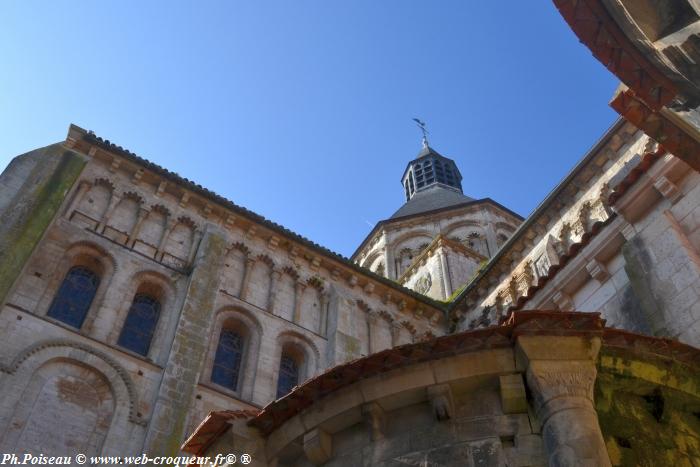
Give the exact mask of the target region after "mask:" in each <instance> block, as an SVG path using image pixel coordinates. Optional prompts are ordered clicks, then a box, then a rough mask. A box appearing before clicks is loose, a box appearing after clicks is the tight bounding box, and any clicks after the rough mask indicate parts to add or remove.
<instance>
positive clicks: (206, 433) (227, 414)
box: [181, 410, 260, 456]
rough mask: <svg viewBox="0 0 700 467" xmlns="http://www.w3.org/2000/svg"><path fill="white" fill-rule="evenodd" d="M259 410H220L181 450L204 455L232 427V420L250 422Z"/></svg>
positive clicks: (210, 416)
mask: <svg viewBox="0 0 700 467" xmlns="http://www.w3.org/2000/svg"><path fill="white" fill-rule="evenodd" d="M259 412H260V411H259V410H220V411H216V412H210V413H209V415H207V417H206V418H205V419H204V420H203V421H202V423H200V424H199V426H198V427H197V428H196V429H195V430H194V433H192V435H191V436H190V437H189V438H187V440H186V441H185V442H184V443H183V444H182V446H181V449H182V450H183V451H185V452H188V453H190V454H194V455H197V456H198V455H201V454H204V453H205V452H206V450H207V448H208V447H209V446H211V444H212V443H213V442H214V441H216V439H217V438H218V437H219V436H221V435H222V434H223V433H224V432H226V430H228V429H229V427H230V426H231V425H230V424H229V421H231V420H248V419H251V418H253V417H255V416H256V415H258V413H259Z"/></svg>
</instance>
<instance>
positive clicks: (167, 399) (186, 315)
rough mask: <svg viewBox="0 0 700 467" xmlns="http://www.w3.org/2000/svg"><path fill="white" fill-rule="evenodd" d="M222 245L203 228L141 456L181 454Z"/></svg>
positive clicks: (219, 237) (210, 228) (218, 236)
mask: <svg viewBox="0 0 700 467" xmlns="http://www.w3.org/2000/svg"><path fill="white" fill-rule="evenodd" d="M226 243H227V242H226V240H225V234H224V233H223V232H220V231H218V229H217V228H216V227H214V226H212V225H208V226H207V230H206V231H205V232H204V236H203V238H202V241H201V243H200V244H199V248H198V250H197V253H196V255H195V260H194V264H193V268H192V272H191V274H190V278H189V283H188V287H187V294H186V297H185V300H184V302H183V304H182V308H181V310H180V314H179V319H178V325H177V328H176V330H175V336H174V338H173V342H174V345H173V347H172V348H171V350H170V353H169V355H168V357H167V362H166V364H165V370H164V372H163V376H162V379H161V382H160V386H159V390H158V395H157V397H156V400H155V401H154V404H153V406H154V407H153V416H152V418H151V422H150V424H149V427H148V433H147V435H146V441H145V442H144V452H146V453H148V454H150V455H173V454H176V453H177V452H178V451H179V446H180V443H181V442H182V439H183V436H184V434H185V433H184V431H185V428H186V426H185V424H186V423H187V417H188V414H189V413H190V412H191V408H192V400H193V396H194V388H195V387H196V385H197V381H198V379H199V375H200V372H201V371H202V365H203V362H204V360H205V358H204V357H205V353H206V350H207V346H208V342H207V340H206V339H203V338H202V336H207V335H208V334H209V327H210V324H211V321H212V315H213V313H214V302H215V299H216V290H218V288H219V287H218V285H219V278H220V277H221V269H222V266H223V258H224V257H225V254H226Z"/></svg>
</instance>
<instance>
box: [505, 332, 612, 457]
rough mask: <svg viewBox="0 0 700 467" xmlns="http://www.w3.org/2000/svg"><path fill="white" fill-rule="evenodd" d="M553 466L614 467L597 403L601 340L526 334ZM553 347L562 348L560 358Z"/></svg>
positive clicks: (524, 345) (525, 349)
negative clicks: (597, 411) (598, 358)
mask: <svg viewBox="0 0 700 467" xmlns="http://www.w3.org/2000/svg"><path fill="white" fill-rule="evenodd" d="M517 346H518V350H519V351H520V355H521V356H523V355H524V356H525V359H526V360H527V363H526V364H527V372H526V377H527V384H528V387H529V388H530V390H531V391H532V394H533V397H534V401H535V410H536V413H537V417H538V419H539V420H540V423H541V424H542V437H543V441H544V446H545V452H546V455H547V458H548V463H549V465H550V466H553V467H559V466H562V467H564V466H574V465H590V466H594V465H595V466H601V467H604V466H610V465H611V464H610V459H609V458H608V452H607V449H606V447H605V441H604V440H603V435H602V433H601V431H600V425H599V424H598V416H597V414H596V411H595V408H594V405H593V385H594V384H595V379H596V367H595V358H596V355H597V354H598V350H599V349H600V339H599V338H597V337H573V336H566V337H562V336H546V337H545V336H520V337H518V342H517ZM551 349H557V352H556V355H554V353H553V352H552V351H551Z"/></svg>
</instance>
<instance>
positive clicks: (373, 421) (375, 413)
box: [362, 402, 386, 441]
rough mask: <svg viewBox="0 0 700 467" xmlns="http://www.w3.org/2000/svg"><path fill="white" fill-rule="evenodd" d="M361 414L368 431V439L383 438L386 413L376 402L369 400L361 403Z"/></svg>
mask: <svg viewBox="0 0 700 467" xmlns="http://www.w3.org/2000/svg"><path fill="white" fill-rule="evenodd" d="M362 415H363V417H364V419H365V424H366V426H367V429H368V431H369V435H370V439H371V440H372V441H376V440H379V439H382V438H384V436H385V434H386V413H385V412H384V409H382V407H381V406H380V405H379V404H378V403H376V402H369V403H367V404H363V405H362Z"/></svg>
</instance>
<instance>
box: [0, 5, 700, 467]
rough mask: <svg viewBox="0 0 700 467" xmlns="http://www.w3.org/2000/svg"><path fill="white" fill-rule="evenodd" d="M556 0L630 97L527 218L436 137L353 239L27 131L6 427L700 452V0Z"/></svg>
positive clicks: (617, 460)
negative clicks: (382, 211) (329, 240)
mask: <svg viewBox="0 0 700 467" xmlns="http://www.w3.org/2000/svg"><path fill="white" fill-rule="evenodd" d="M554 3H555V5H556V7H557V8H558V9H559V11H560V12H561V14H562V17H563V18H564V20H565V21H566V22H567V23H568V24H569V26H570V27H571V29H572V31H573V32H574V33H575V34H576V35H577V36H578V38H579V39H580V40H581V42H582V43H583V44H584V45H585V46H586V47H588V48H589V49H590V50H591V52H592V53H593V55H594V56H595V57H596V58H597V59H598V60H600V61H601V63H603V64H604V65H605V66H606V67H607V68H608V69H609V70H610V71H611V72H612V73H614V74H615V75H616V76H617V77H618V78H619V79H620V80H621V81H622V83H623V84H621V86H620V88H619V89H618V90H617V92H616V93H615V96H614V97H613V100H612V102H611V105H612V107H613V108H614V109H615V110H616V111H618V112H619V113H620V115H621V117H620V119H619V120H618V121H617V122H616V123H614V124H613V125H612V127H611V128H610V129H609V130H608V131H607V132H606V133H605V134H604V135H602V136H601V138H600V139H599V140H598V141H597V142H596V143H595V144H594V145H593V147H592V148H591V149H590V151H589V152H588V153H586V154H584V155H583V157H582V158H581V159H580V161H579V162H578V163H577V164H576V166H575V167H573V168H572V169H571V171H570V172H569V173H568V174H567V175H566V176H565V177H564V178H563V179H562V180H561V181H560V182H559V184H558V185H557V186H555V187H554V188H553V189H552V191H551V192H550V194H549V195H548V196H547V197H546V198H545V199H544V200H542V202H541V203H540V204H539V205H538V206H537V208H536V209H535V210H534V211H533V212H532V213H531V214H530V215H529V216H528V217H527V218H526V219H523V218H522V217H520V216H519V215H518V214H516V213H514V212H512V211H511V210H509V209H508V208H507V207H506V206H503V205H501V204H499V203H498V202H497V201H495V200H492V199H489V198H485V199H474V198H471V197H470V196H469V193H468V190H466V193H465V190H464V188H463V186H462V183H461V181H462V177H461V174H460V171H459V167H458V166H457V164H456V163H455V161H454V160H453V159H451V158H450V157H448V156H449V155H443V154H441V153H440V152H439V151H438V150H436V149H435V148H433V147H431V146H430V145H429V144H428V142H427V141H426V140H424V141H423V145H422V148H421V149H420V151H419V152H418V153H417V154H416V155H414V156H412V157H411V156H410V155H407V158H406V159H407V161H408V162H407V166H406V167H405V169H404V171H403V174H402V175H401V178H400V181H401V189H402V191H403V193H404V195H405V200H406V201H405V204H403V206H400V207H398V209H397V210H396V212H394V213H393V214H392V215H390V216H389V217H388V218H387V219H385V220H383V221H381V222H379V223H378V224H377V225H376V226H375V227H374V228H373V229H372V231H371V232H369V233H368V235H367V237H366V238H365V240H364V241H363V242H362V243H361V244H360V245H359V246H358V248H357V250H356V251H355V252H354V253H353V255H352V256H351V258H344V257H342V256H340V255H338V254H336V253H333V252H332V251H329V250H328V249H326V248H324V247H322V246H320V245H317V244H315V243H313V242H312V241H310V240H308V239H306V238H303V237H301V236H300V235H298V234H296V233H294V232H292V231H289V230H287V229H285V228H284V227H282V226H280V225H278V224H275V223H274V222H272V221H270V220H267V219H265V218H264V217H262V216H260V215H258V214H256V213H254V212H251V211H249V210H247V209H245V208H244V207H241V206H239V205H236V204H235V203H234V202H232V201H230V200H227V199H225V198H223V197H221V196H219V195H217V194H216V193H213V192H211V191H209V190H207V189H206V188H204V187H202V186H200V185H197V184H195V183H194V182H192V181H190V180H187V179H185V178H183V177H181V176H179V175H177V174H175V173H173V172H170V171H168V170H167V169H166V168H163V167H160V166H158V165H155V164H153V163H152V162H149V161H148V160H146V159H144V158H142V157H139V156H137V155H136V154H133V153H131V152H129V151H128V150H126V149H124V148H122V147H121V146H118V145H116V144H114V143H112V142H110V141H108V140H105V139H102V138H100V137H98V136H96V135H95V134H94V133H92V132H89V131H86V130H83V129H82V128H79V127H77V126H74V125H71V126H70V128H69V130H68V135H67V137H66V139H65V140H64V141H61V142H59V143H56V144H52V145H49V146H46V147H42V148H40V149H36V150H34V151H31V152H29V153H27V154H23V155H20V156H17V157H16V158H15V159H14V160H13V161H12V162H11V163H10V165H9V166H8V167H7V168H6V169H5V171H4V172H3V173H2V175H0V217H1V218H2V223H0V336H1V339H0V395H1V396H2V397H0V453H15V454H17V455H21V454H24V453H34V454H39V453H42V454H44V455H75V454H77V453H83V454H86V455H88V456H94V455H104V456H116V457H124V456H140V455H142V454H144V453H145V454H147V455H149V456H157V455H169V456H184V455H192V456H195V457H199V458H200V459H193V460H192V462H191V463H193V464H200V465H204V464H206V462H205V460H204V459H203V458H204V457H207V456H211V457H212V458H213V457H214V456H216V455H217V454H222V455H226V454H235V455H237V456H241V455H242V454H247V455H250V456H251V457H252V463H251V465H259V466H277V467H283V466H290V467H291V466H312V465H326V466H382V467H395V466H405V465H416V466H463V465H464V466H485V465H489V466H490V465H493V466H540V465H542V466H543V465H552V466H574V465H580V466H583V465H586V466H589V465H590V466H606V465H630V466H632V465H645V466H646V465H648V466H657V465H658V466H667V465H674V466H675V465H679V466H685V465H687V466H698V465H700V371H699V370H700V350H698V349H697V348H698V347H700V173H698V171H699V170H700V112H699V111H698V106H699V105H700V74H698V70H697V63H700V53H699V52H698V51H700V33H699V32H698V31H700V29H699V28H700V7H699V6H698V5H697V2H693V1H688V0H674V1H671V2H663V3H662V4H660V5H657V4H655V3H653V2H638V1H627V0H555V2H554ZM400 170H401V168H400V167H397V178H398V175H399V173H398V172H399V171H400ZM397 189H398V184H397ZM229 463H230V464H233V463H232V462H229Z"/></svg>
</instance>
